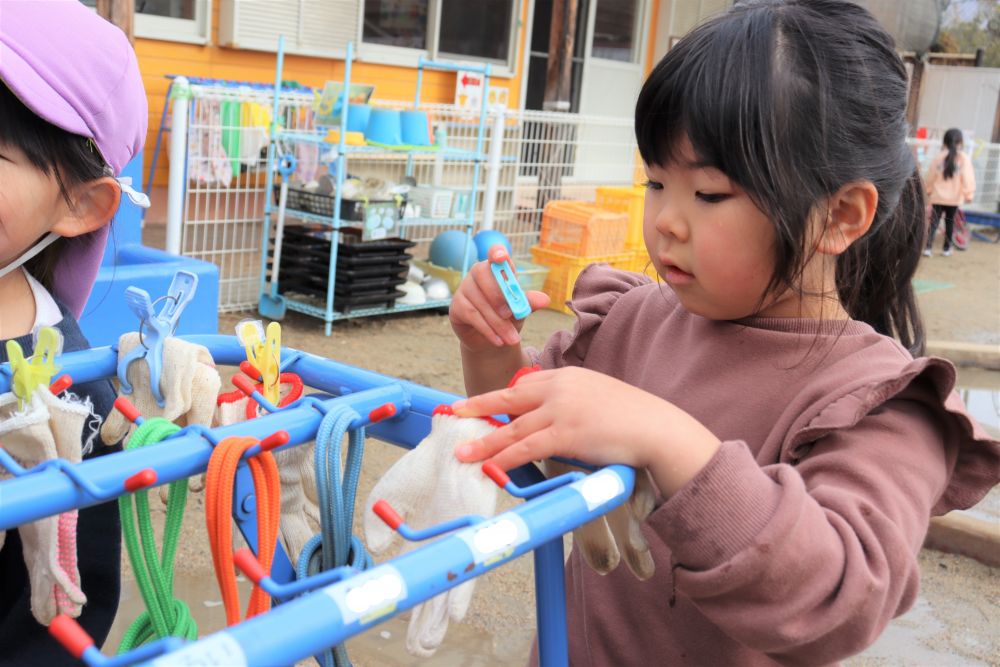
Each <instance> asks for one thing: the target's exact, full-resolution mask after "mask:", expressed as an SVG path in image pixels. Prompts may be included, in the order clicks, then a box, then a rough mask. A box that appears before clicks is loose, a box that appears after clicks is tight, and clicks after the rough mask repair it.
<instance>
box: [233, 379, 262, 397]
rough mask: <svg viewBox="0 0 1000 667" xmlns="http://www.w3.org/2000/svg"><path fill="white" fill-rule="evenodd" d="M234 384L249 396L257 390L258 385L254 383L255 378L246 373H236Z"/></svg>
mask: <svg viewBox="0 0 1000 667" xmlns="http://www.w3.org/2000/svg"><path fill="white" fill-rule="evenodd" d="M233 384H234V385H236V388H237V389H239V390H240V391H242V392H243V393H244V394H246V395H247V396H249V395H250V394H252V393H254V392H255V391H257V386H256V385H255V384H254V382H253V380H251V379H250V378H248V377H247V376H246V375H234V376H233Z"/></svg>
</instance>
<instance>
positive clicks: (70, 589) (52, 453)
mask: <svg viewBox="0 0 1000 667" xmlns="http://www.w3.org/2000/svg"><path fill="white" fill-rule="evenodd" d="M90 418H93V413H92V411H91V407H90V404H89V403H81V402H79V401H74V400H60V399H58V398H56V397H55V396H53V395H52V393H51V392H50V391H49V390H48V388H46V387H39V388H38V389H36V390H35V391H34V392H33V393H32V395H31V400H30V401H29V403H28V405H27V406H26V407H25V409H24V410H18V399H17V397H16V396H15V395H14V394H13V393H7V394H3V395H2V396H0V442H2V443H3V447H4V449H6V450H7V451H8V452H9V453H10V454H11V455H12V456H13V457H14V458H15V459H16V460H17V461H18V462H19V463H20V464H21V465H22V466H24V467H25V468H33V467H35V466H37V465H39V464H40V463H42V462H44V461H47V460H49V459H54V458H57V457H62V458H64V459H66V460H67V461H68V462H70V463H79V462H80V460H81V459H82V447H81V441H82V438H83V429H84V425H85V424H86V422H87V420H88V419H90ZM4 476H9V475H6V474H5V475H4ZM76 521H77V512H76V510H73V511H71V512H65V513H63V514H60V515H58V516H50V517H46V518H44V519H39V520H38V521H33V522H31V523H28V524H25V525H22V526H20V527H19V528H18V531H19V532H20V535H21V544H22V549H23V552H24V564H25V566H26V567H27V570H28V581H29V584H30V586H31V613H32V615H33V616H34V617H35V619H36V620H37V621H38V622H39V623H41V624H42V625H48V624H49V623H50V622H52V619H53V618H55V616H56V615H57V614H66V615H67V616H70V617H71V618H76V617H78V616H79V615H80V612H81V610H82V609H83V605H84V604H86V603H87V597H86V595H84V593H83V590H81V588H80V573H79V570H78V569H77V559H76ZM2 544H3V538H2V537H0V546H2Z"/></svg>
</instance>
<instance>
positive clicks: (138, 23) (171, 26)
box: [132, 0, 212, 44]
mask: <svg viewBox="0 0 1000 667" xmlns="http://www.w3.org/2000/svg"><path fill="white" fill-rule="evenodd" d="M133 21H134V22H133V25H132V30H133V32H134V33H135V36H136V37H142V38H144V39H158V40H162V41H167V42H183V43H185V44H208V40H209V35H211V29H212V0H195V9H194V18H193V19H177V18H171V17H167V16H154V15H151V14H140V13H139V12H135V15H134V18H133Z"/></svg>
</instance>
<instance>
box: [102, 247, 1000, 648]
mask: <svg viewBox="0 0 1000 667" xmlns="http://www.w3.org/2000/svg"><path fill="white" fill-rule="evenodd" d="M918 277H919V279H920V281H921V282H918V285H917V286H918V291H920V292H921V293H920V296H919V299H920V304H921V307H922V309H923V311H924V313H925V318H926V321H927V330H928V338H929V339H932V340H957V341H967V342H976V343H989V344H998V343H1000V245H989V244H985V243H980V242H976V243H973V244H972V245H971V247H970V249H969V251H967V252H965V253H956V254H955V255H953V256H952V257H948V258H944V257H940V256H935V257H933V258H931V259H925V260H923V262H922V264H921V267H920V271H919V275H918ZM246 316H248V314H237V315H223V316H221V317H220V325H219V326H220V332H222V333H227V334H229V333H232V331H233V326H234V325H235V323H236V322H237V321H238V320H239V319H241V318H243V317H246ZM572 323H573V320H572V318H570V317H568V316H565V315H562V314H559V313H556V312H553V311H542V312H540V313H537V314H536V315H534V316H532V318H530V320H529V322H528V324H527V326H526V327H525V330H524V333H523V335H524V339H525V340H526V342H527V343H528V344H533V345H540V344H541V343H542V342H543V341H544V340H545V339H546V338H547V337H548V335H549V334H550V333H551V332H553V331H555V330H557V329H560V328H570V327H571V326H572ZM282 325H283V342H284V343H285V344H286V345H287V346H290V347H294V348H298V349H303V350H307V351H310V352H313V353H317V354H321V355H323V356H327V357H329V358H332V359H336V360H338V361H342V362H345V363H348V364H353V365H357V366H361V367H364V368H367V369H371V370H374V371H377V372H380V373H384V374H387V375H393V376H397V377H400V378H404V379H406V380H410V381H413V382H417V383H420V384H424V385H427V386H430V387H434V388H437V389H441V390H444V391H448V392H453V393H456V394H458V393H462V392H463V385H462V377H461V366H460V361H459V355H458V349H457V344H456V342H455V340H454V338H453V336H452V334H451V330H450V327H449V324H448V320H447V317H445V316H442V315H440V314H436V313H432V312H424V313H417V314H408V315H399V316H393V317H383V318H376V319H365V320H350V321H346V322H340V323H337V324H336V325H335V327H334V333H333V335H332V336H331V337H326V336H324V335H323V328H322V323H321V322H320V321H318V320H315V319H311V318H307V317H305V316H301V315H297V314H295V313H289V315H288V317H287V318H286V319H285V320H284V321H283V323H282ZM997 375H1000V374H996V373H987V374H985V377H983V376H982V373H980V375H979V376H977V378H978V379H977V383H983V382H984V383H985V384H986V385H987V386H993V387H994V388H996V387H1000V381H998V380H997V377H996V376H997ZM401 454H402V450H400V449H398V448H396V447H393V446H390V445H386V444H384V443H379V442H374V441H370V444H369V446H368V447H367V449H366V454H365V457H366V458H365V465H364V474H363V477H362V480H361V486H360V489H359V492H358V503H359V505H360V504H361V503H362V502H363V500H364V498H366V497H367V495H368V492H369V490H370V488H371V485H372V484H373V481H374V480H375V479H377V477H378V476H379V475H380V474H381V473H383V472H384V471H385V470H386V469H387V468H388V467H389V466H391V465H392V463H393V462H394V461H395V460H396V459H397V458H398V457H399V456H400V455H401ZM202 501H203V498H202V494H200V493H199V494H194V495H193V496H192V497H191V499H190V500H189V503H188V510H187V514H186V518H185V524H184V532H183V537H182V542H181V550H180V553H179V554H178V557H177V570H178V576H177V582H178V583H177V586H178V592H179V594H180V595H181V596H183V597H184V598H185V599H187V600H188V602H189V604H190V605H191V607H192V609H193V610H194V613H195V615H196V617H197V618H198V620H199V627H200V632H201V634H202V635H204V634H207V633H208V632H211V631H214V630H216V629H219V628H221V627H222V626H223V615H222V608H221V603H220V602H219V599H220V597H219V595H218V592H217V588H216V584H215V581H214V578H213V574H212V567H211V555H210V552H209V550H208V546H207V541H206V539H205V528H204V507H203V502H202ZM512 503H513V500H512V499H510V498H509V497H507V496H506V494H501V508H500V509H503V508H505V507H508V506H510V505H511V504H512ZM359 532H360V531H359ZM124 565H125V568H126V573H127V572H128V563H127V562H126V563H125V564H124ZM920 566H921V571H922V573H923V589H922V593H921V597H920V600H919V601H918V603H917V605H916V606H915V607H914V609H912V610H911V611H910V612H909V613H907V614H906V615H904V616H903V617H901V618H899V619H897V620H896V621H895V622H894V623H893V624H892V625H891V626H890V628H889V630H888V631H887V632H886V633H885V634H884V635H883V637H882V638H881V639H880V640H879V642H878V643H876V644H875V645H874V646H873V647H872V648H871V649H870V650H869V651H867V652H866V653H865V654H864V655H862V656H860V657H857V658H855V659H853V660H851V661H850V662H849V664H851V665H855V666H858V665H866V666H867V665H988V664H997V657H996V656H998V655H1000V594H998V592H1000V571H998V570H993V569H990V568H987V567H985V566H983V565H980V564H979V563H976V562H974V561H971V560H969V559H966V558H961V557H956V556H951V555H947V554H942V553H938V552H933V551H924V552H923V553H922V554H921V558H920ZM243 599H244V601H245V600H246V595H245V593H244V598H243ZM533 599H534V598H533V580H532V568H531V561H530V559H528V558H520V559H518V560H517V561H515V562H513V563H511V564H508V565H506V566H504V567H502V568H500V569H499V570H496V571H494V572H491V573H490V574H487V575H486V576H484V577H482V578H480V580H479V583H478V587H477V592H476V596H475V599H474V601H473V604H472V609H471V611H470V613H469V615H468V616H467V617H466V619H465V621H464V622H462V623H459V624H453V625H452V627H451V628H450V629H449V634H448V637H447V639H446V641H445V644H444V646H443V647H442V648H441V650H440V651H439V652H438V654H437V655H436V656H435V657H434V658H432V659H430V660H427V661H425V662H420V661H418V660H416V659H414V658H411V657H410V656H408V655H407V654H406V653H405V651H404V650H403V648H402V644H403V638H404V637H405V631H406V618H405V615H404V616H403V617H401V618H396V619H392V620H390V621H388V622H387V623H385V624H383V625H380V626H378V627H376V628H374V629H372V630H370V631H369V632H368V633H367V634H365V635H362V636H361V637H358V638H355V639H354V640H352V641H351V642H349V648H350V651H351V655H352V659H353V660H354V661H355V664H357V665H359V666H360V667H367V666H373V665H390V666H394V665H410V664H417V663H419V664H427V665H449V666H450V665H456V666H457V665H521V664H523V663H524V661H525V658H526V656H527V653H528V650H529V648H530V643H531V640H532V637H533V634H534V604H533ZM140 610H141V600H138V599H137V595H136V593H135V591H134V587H133V586H131V585H130V577H129V575H128V574H126V590H125V592H124V594H123V606H122V611H121V613H120V614H119V622H118V623H117V624H116V628H115V630H114V631H113V634H112V636H111V637H110V638H109V642H108V645H107V647H106V651H110V650H111V648H112V647H115V646H117V642H118V640H119V638H120V636H121V633H122V632H123V631H124V627H125V625H126V624H127V621H129V620H131V619H132V618H134V617H135V616H136V615H137V614H138V613H139V611H140Z"/></svg>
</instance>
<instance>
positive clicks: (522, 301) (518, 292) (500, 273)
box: [490, 259, 531, 320]
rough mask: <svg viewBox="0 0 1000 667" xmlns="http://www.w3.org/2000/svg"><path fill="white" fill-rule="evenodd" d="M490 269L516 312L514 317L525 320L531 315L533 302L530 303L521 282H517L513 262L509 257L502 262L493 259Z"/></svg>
mask: <svg viewBox="0 0 1000 667" xmlns="http://www.w3.org/2000/svg"><path fill="white" fill-rule="evenodd" d="M490 269H491V270H492V271H493V277H494V278H495V279H496V281H497V285H499V286H500V291H501V292H502V293H503V298H504V299H506V300H507V305H508V306H510V312H511V313H513V314H514V319H515V320H523V319H524V318H526V317H527V316H528V315H531V304H530V303H528V297H527V295H526V294H525V293H524V290H523V289H521V284H520V283H519V282H517V276H516V275H515V274H514V265H513V263H512V262H511V261H510V260H509V259H508V260H504V261H502V262H493V261H491V262H490Z"/></svg>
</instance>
